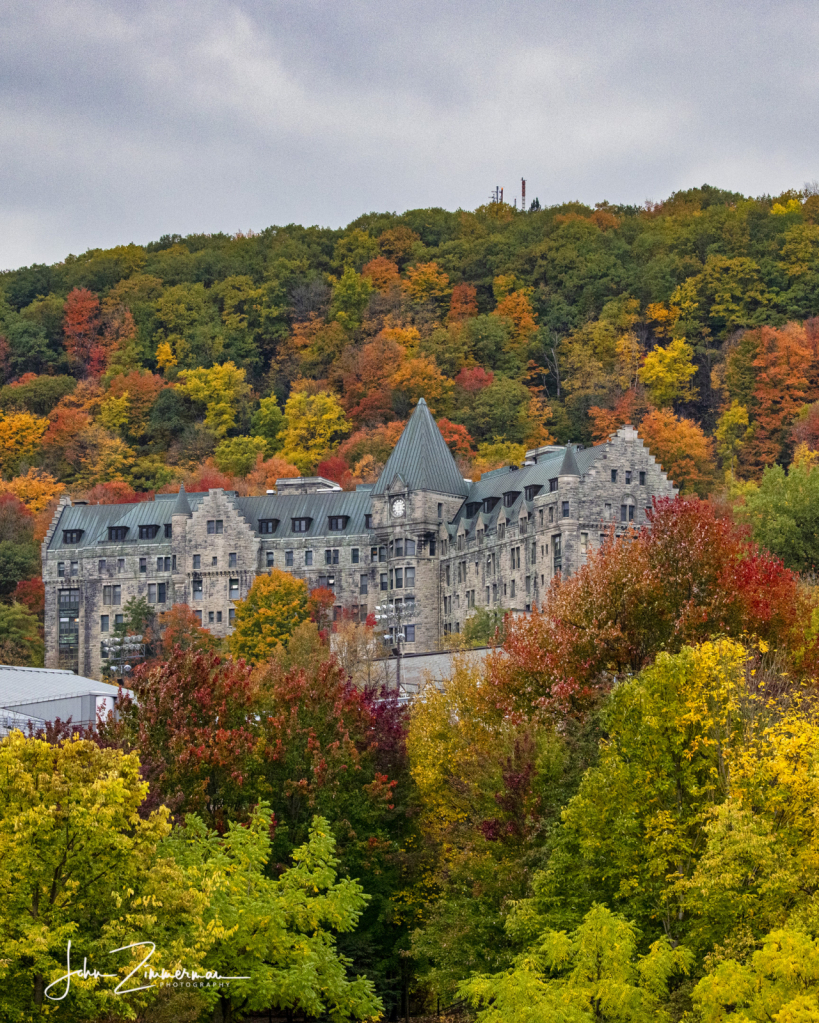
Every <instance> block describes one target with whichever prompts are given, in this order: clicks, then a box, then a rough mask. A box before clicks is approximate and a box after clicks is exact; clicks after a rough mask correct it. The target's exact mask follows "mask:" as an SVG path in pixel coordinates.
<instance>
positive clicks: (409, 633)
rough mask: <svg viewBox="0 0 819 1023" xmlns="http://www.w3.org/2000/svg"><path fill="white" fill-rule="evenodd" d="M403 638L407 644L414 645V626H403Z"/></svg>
mask: <svg viewBox="0 0 819 1023" xmlns="http://www.w3.org/2000/svg"><path fill="white" fill-rule="evenodd" d="M404 638H405V639H406V641H407V642H408V643H414V642H415V626H414V625H405V626H404Z"/></svg>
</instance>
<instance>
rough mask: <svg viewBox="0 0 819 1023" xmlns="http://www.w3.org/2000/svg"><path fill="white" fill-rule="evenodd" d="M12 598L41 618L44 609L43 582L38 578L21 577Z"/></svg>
mask: <svg viewBox="0 0 819 1023" xmlns="http://www.w3.org/2000/svg"><path fill="white" fill-rule="evenodd" d="M11 599H12V600H16V601H17V603H18V604H22V605H23V606H24V607H27V608H28V609H29V611H31V613H32V614H35V615H38V616H39V618H40V619H41V620H42V617H43V612H44V611H45V584H44V583H43V580H42V579H40V578H34V579H21V580H20V582H19V583H17V586H16V587H15V588H14V591H13V593H12V595H11Z"/></svg>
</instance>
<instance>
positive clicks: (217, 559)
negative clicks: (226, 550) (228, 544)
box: [210, 554, 219, 568]
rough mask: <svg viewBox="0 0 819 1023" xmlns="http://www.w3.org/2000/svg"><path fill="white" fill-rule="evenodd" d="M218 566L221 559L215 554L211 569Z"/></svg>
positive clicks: (211, 561)
mask: <svg viewBox="0 0 819 1023" xmlns="http://www.w3.org/2000/svg"><path fill="white" fill-rule="evenodd" d="M218 564H219V558H218V557H217V556H216V555H215V554H214V555H213V557H212V558H211V559H210V567H211V568H216V566H217V565H218Z"/></svg>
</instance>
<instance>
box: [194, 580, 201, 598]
mask: <svg viewBox="0 0 819 1023" xmlns="http://www.w3.org/2000/svg"><path fill="white" fill-rule="evenodd" d="M193 595H194V597H200V598H201V596H202V580H201V579H194V580H193Z"/></svg>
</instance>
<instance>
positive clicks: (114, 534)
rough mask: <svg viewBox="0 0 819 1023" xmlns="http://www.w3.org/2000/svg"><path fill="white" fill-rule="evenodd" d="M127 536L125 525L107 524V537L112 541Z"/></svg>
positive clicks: (117, 540) (120, 539)
mask: <svg viewBox="0 0 819 1023" xmlns="http://www.w3.org/2000/svg"><path fill="white" fill-rule="evenodd" d="M126 536H128V527H127V526H109V527H108V539H109V540H112V541H114V542H120V541H122V540H124V539H125V538H126Z"/></svg>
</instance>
